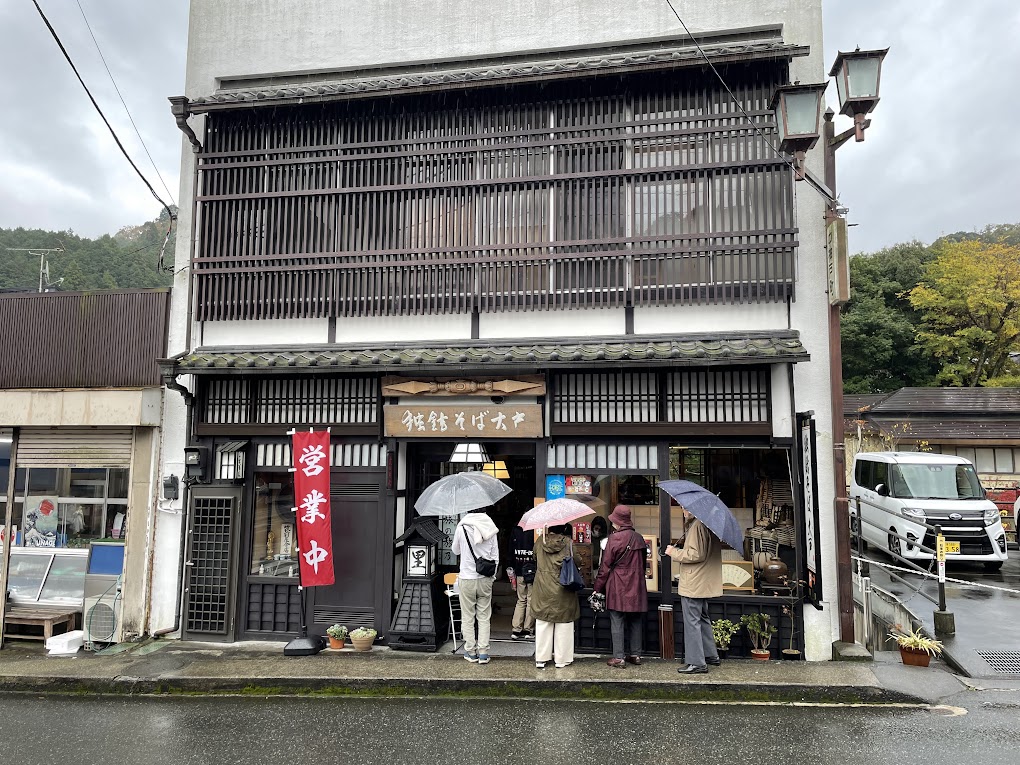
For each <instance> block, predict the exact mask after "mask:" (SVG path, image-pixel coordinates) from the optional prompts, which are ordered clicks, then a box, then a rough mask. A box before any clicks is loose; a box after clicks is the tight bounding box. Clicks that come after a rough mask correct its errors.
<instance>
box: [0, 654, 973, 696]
mask: <svg viewBox="0 0 1020 765" xmlns="http://www.w3.org/2000/svg"><path fill="white" fill-rule="evenodd" d="M881 656H882V655H881V654H880V657H881ZM898 661H899V660H898V658H897V659H896V663H892V662H891V661H884V660H879V661H876V662H865V663H858V662H817V663H816V662H782V661H770V662H758V661H753V660H751V659H732V660H727V661H724V662H723V665H722V666H721V667H718V668H711V671H710V672H709V673H708V674H706V675H695V676H690V677H689V676H680V675H678V674H677V672H676V669H677V668H678V667H679V666H681V665H680V663H678V662H674V661H663V660H660V659H646V660H645V662H644V664H642V666H640V667H633V666H628V667H627V668H626V669H624V670H619V669H614V668H611V667H608V666H606V662H605V658H604V657H595V656H590V657H578V658H577V659H576V661H575V662H574V664H573V665H571V666H570V667H567V668H565V669H554V668H552V667H551V666H550V667H549V668H548V669H545V670H539V669H536V668H535V666H534V663H533V662H532V660H531V659H529V658H516V657H514V658H510V657H508V658H494V659H493V660H492V662H491V663H490V664H488V665H483V666H479V665H477V664H471V663H470V662H467V661H465V660H464V659H463V658H462V657H460V656H456V655H452V654H450V653H448V652H440V653H411V652H403V651H390V650H388V649H385V648H376V649H374V650H373V651H372V652H370V653H356V652H354V651H353V650H351V649H345V650H342V651H333V650H326V651H323V652H322V653H320V654H318V655H316V656H301V657H285V656H284V655H283V644H282V643H231V644H219V643H193V642H182V641H174V640H156V641H144V642H140V643H135V644H123V645H119V646H113V647H112V648H111V649H107V650H106V651H105V652H102V653H99V654H89V653H84V652H81V651H80V652H79V653H77V654H75V655H73V656H47V655H45V654H44V653H43V651H42V649H41V648H40V647H39V646H38V645H27V644H23V643H17V642H14V643H9V644H8V645H7V646H6V647H5V648H4V649H3V650H2V651H0V691H8V692H32V693H46V692H51V693H111V694H197V693H211V694H217V693H219V694H224V693H242V694H246V695H260V696H262V695H277V694H283V695H373V696H457V697H465V696H496V697H506V698H520V697H532V698H534V697H558V698H572V699H591V700H609V699H631V700H645V701H654V700H686V701H706V700H715V701H745V702H786V703H790V702H816V703H818V702H830V703H871V704H890V703H937V702H938V701H939V699H943V698H947V697H949V696H951V695H953V694H956V693H959V692H960V690H962V689H963V688H964V685H963V684H962V682H961V680H960V679H958V678H957V677H956V676H955V675H953V674H951V673H950V672H949V671H948V670H947V669H946V667H945V665H942V664H933V665H932V667H931V668H929V669H920V668H916V667H903V666H901V665H899V663H898Z"/></svg>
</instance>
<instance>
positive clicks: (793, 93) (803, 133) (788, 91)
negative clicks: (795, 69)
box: [769, 82, 829, 181]
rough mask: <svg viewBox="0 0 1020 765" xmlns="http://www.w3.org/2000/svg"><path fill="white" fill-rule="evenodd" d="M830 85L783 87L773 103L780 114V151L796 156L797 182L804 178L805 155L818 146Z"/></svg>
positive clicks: (777, 121)
mask: <svg viewBox="0 0 1020 765" xmlns="http://www.w3.org/2000/svg"><path fill="white" fill-rule="evenodd" d="M828 85H829V83H827V82H826V83H821V84H811V85H801V84H800V83H799V82H795V83H793V85H782V86H780V87H779V88H777V89H776V93H775V95H774V96H772V103H771V104H769V109H771V110H772V111H773V112H774V113H775V115H776V128H777V130H778V131H779V151H781V152H783V153H784V154H792V155H793V167H794V169H795V170H796V171H797V180H798V181H800V180H803V179H804V156H805V154H806V153H807V152H808V151H810V150H811V149H813V148H814V146H815V144H816V143H818V137H819V132H818V115H819V112H820V111H821V109H820V106H821V102H822V93H824V92H825V89H826V88H827V87H828Z"/></svg>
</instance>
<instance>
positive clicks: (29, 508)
mask: <svg viewBox="0 0 1020 765" xmlns="http://www.w3.org/2000/svg"><path fill="white" fill-rule="evenodd" d="M128 475H129V471H128V470H127V469H126V468H21V469H19V470H18V475H17V478H16V480H15V500H14V508H13V511H12V516H11V517H12V527H13V531H14V539H15V545H17V546H20V547H26V548H85V547H87V546H88V543H89V542H90V541H93V540H100V539H106V540H121V539H123V538H124V535H125V533H126V532H127V515H128V496H127V493H128V485H129V480H128ZM5 478H6V476H5ZM5 482H6V481H5ZM5 498H6V496H5ZM0 508H2V509H4V510H6V503H5V502H3V503H0Z"/></svg>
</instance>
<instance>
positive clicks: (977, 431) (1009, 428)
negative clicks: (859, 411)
mask: <svg viewBox="0 0 1020 765" xmlns="http://www.w3.org/2000/svg"><path fill="white" fill-rule="evenodd" d="M870 423H871V424H872V425H875V426H877V427H878V428H880V429H881V430H883V431H885V432H886V433H895V434H896V437H897V438H899V439H900V440H903V439H906V440H911V441H913V440H917V441H931V442H933V443H947V442H954V441H973V440H981V441H988V442H998V443H1003V442H1012V441H1017V440H1020V416H1016V415H1014V416H1012V417H1010V418H1009V419H1000V418H992V417H989V418H976V417H911V418H910V419H909V420H905V419H903V418H901V417H872V418H870Z"/></svg>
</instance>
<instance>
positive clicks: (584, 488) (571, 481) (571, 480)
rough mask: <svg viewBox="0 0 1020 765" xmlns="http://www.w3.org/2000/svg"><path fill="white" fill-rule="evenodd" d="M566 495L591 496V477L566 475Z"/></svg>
mask: <svg viewBox="0 0 1020 765" xmlns="http://www.w3.org/2000/svg"><path fill="white" fill-rule="evenodd" d="M566 493H567V495H568V496H569V495H571V494H588V495H590V494H591V476H590V475H568V476H567V485H566Z"/></svg>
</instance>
